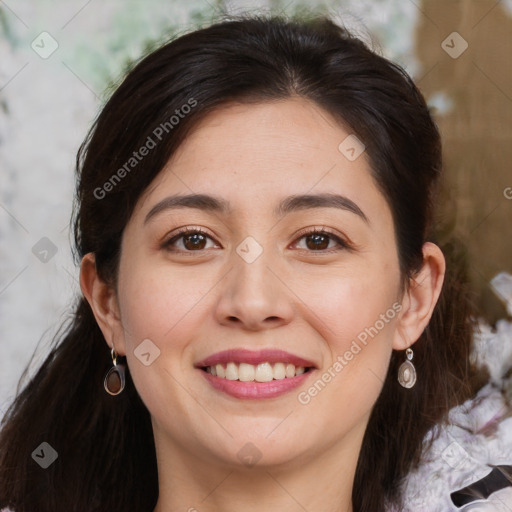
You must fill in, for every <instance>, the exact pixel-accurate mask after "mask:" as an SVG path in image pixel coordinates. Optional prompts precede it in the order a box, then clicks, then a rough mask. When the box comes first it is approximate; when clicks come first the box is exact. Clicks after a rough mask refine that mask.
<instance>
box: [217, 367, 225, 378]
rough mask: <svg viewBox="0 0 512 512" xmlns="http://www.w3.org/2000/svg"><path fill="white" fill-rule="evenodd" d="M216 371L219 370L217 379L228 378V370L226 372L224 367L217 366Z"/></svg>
mask: <svg viewBox="0 0 512 512" xmlns="http://www.w3.org/2000/svg"><path fill="white" fill-rule="evenodd" d="M215 369H216V370H217V377H220V378H221V379H225V378H226V370H224V366H222V365H221V364H216V365H215Z"/></svg>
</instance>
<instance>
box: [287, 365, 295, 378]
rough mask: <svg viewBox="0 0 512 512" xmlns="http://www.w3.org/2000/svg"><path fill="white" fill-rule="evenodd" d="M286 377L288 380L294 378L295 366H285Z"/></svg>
mask: <svg viewBox="0 0 512 512" xmlns="http://www.w3.org/2000/svg"><path fill="white" fill-rule="evenodd" d="M286 376H287V377H288V378H289V379H290V378H292V377H295V365H293V364H287V365H286Z"/></svg>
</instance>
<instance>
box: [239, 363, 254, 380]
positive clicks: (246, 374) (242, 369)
mask: <svg viewBox="0 0 512 512" xmlns="http://www.w3.org/2000/svg"><path fill="white" fill-rule="evenodd" d="M255 374H256V371H255V369H254V366H253V365H252V364H247V363H240V366H239V367H238V379H239V380H241V381H242V382H251V381H252V380H254V375H255Z"/></svg>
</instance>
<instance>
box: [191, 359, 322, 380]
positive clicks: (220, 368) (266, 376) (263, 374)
mask: <svg viewBox="0 0 512 512" xmlns="http://www.w3.org/2000/svg"><path fill="white" fill-rule="evenodd" d="M312 369H313V367H311V366H295V365H294V364H292V363H284V362H278V363H274V364H271V363H270V362H269V361H265V362H264V363H259V364H258V365H254V364H249V363H237V362H235V361H230V362H229V363H227V364H221V363H217V364H215V365H211V366H203V367H201V370H203V371H205V372H207V373H209V374H210V375H213V376H214V377H218V378H219V379H226V380H238V381H240V382H270V381H272V380H283V379H291V378H293V377H297V376H298V375H302V374H303V373H307V372H309V371H311V370H312Z"/></svg>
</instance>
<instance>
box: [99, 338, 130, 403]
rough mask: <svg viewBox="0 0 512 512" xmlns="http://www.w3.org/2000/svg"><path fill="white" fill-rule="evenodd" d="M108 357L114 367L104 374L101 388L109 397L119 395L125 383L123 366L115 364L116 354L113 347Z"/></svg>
mask: <svg viewBox="0 0 512 512" xmlns="http://www.w3.org/2000/svg"><path fill="white" fill-rule="evenodd" d="M110 355H111V357H112V362H113V363H114V366H112V368H110V370H109V371H108V372H107V373H106V374H105V379H104V380H103V387H104V388H105V391H106V392H107V393H108V394H109V395H119V393H121V391H123V389H124V383H125V379H124V364H121V363H120V364H117V354H116V351H115V350H114V347H113V346H112V350H111V351H110Z"/></svg>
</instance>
